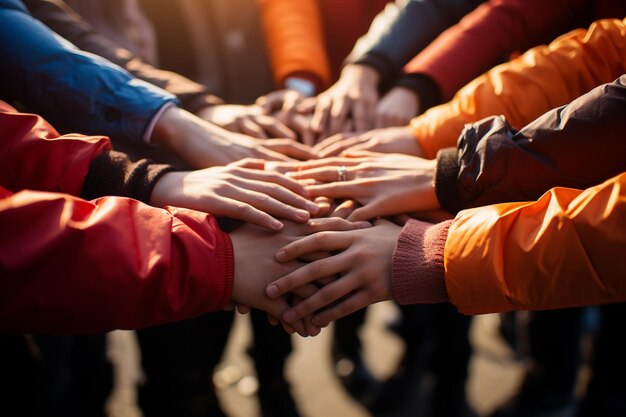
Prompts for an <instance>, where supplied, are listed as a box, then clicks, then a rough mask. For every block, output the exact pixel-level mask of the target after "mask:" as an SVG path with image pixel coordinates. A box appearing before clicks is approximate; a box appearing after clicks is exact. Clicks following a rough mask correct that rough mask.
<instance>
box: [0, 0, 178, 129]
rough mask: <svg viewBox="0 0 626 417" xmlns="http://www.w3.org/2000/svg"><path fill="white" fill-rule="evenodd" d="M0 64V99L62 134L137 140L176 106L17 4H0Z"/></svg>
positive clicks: (4, 0)
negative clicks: (157, 117)
mask: <svg viewBox="0 0 626 417" xmlns="http://www.w3.org/2000/svg"><path fill="white" fill-rule="evenodd" d="M0 62H2V73H1V75H0V96H1V97H2V98H3V99H5V100H11V101H14V102H18V103H21V104H22V105H24V106H25V107H26V108H27V110H28V111H32V112H35V113H39V114H41V115H43V116H44V117H45V118H46V119H48V120H49V121H50V122H51V123H52V124H54V125H56V126H60V127H61V128H62V129H68V130H74V131H79V132H81V133H87V134H101V135H102V134H104V135H108V136H111V137H115V138H118V139H122V140H134V141H140V140H142V138H143V135H144V132H145V131H146V129H147V128H148V126H149V124H150V121H151V119H152V117H153V116H154V115H155V114H156V113H157V112H158V110H159V109H160V108H161V107H162V106H163V105H165V104H166V103H169V102H172V101H176V98H175V97H174V96H173V95H172V94H169V93H167V92H165V91H164V90H161V89H160V88H158V87H155V86H153V85H151V84H148V83H146V82H143V81H140V80H138V79H136V78H134V77H132V76H131V75H130V74H129V73H128V72H126V71H125V70H123V69H122V68H120V67H118V66H116V65H114V64H112V63H110V62H109V61H107V60H105V59H104V58H100V57H98V56H96V55H92V54H89V53H86V52H83V51H80V50H78V49H77V48H76V47H75V46H73V45H72V44H71V43H69V42H68V41H66V40H64V39H63V38H61V37H60V36H58V35H56V34H55V33H54V32H52V31H51V30H50V29H48V28H47V27H46V26H45V25H43V24H42V23H41V22H39V21H38V20H36V19H35V18H33V17H32V16H31V15H30V14H29V13H28V11H27V10H26V8H25V6H24V5H23V3H22V2H21V1H18V0H0Z"/></svg>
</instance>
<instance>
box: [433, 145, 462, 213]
mask: <svg viewBox="0 0 626 417" xmlns="http://www.w3.org/2000/svg"><path fill="white" fill-rule="evenodd" d="M460 169H461V167H460V165H459V161H458V157H457V149H456V148H446V149H442V150H440V151H439V152H438V153H437V168H436V170H435V194H436V195H437V200H438V201H439V205H440V206H441V208H443V209H444V210H446V211H448V212H450V213H452V214H456V213H458V212H459V211H460V210H462V207H461V202H460V201H459V196H458V192H457V179H458V176H459V171H460Z"/></svg>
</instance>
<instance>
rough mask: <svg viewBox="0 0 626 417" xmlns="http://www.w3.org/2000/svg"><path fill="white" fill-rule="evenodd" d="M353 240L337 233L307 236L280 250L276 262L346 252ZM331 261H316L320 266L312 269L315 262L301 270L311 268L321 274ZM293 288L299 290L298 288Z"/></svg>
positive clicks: (346, 234) (327, 232) (324, 232)
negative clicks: (307, 255) (313, 254)
mask: <svg viewBox="0 0 626 417" xmlns="http://www.w3.org/2000/svg"><path fill="white" fill-rule="evenodd" d="M352 239H353V238H352V235H351V234H349V233H342V232H336V231H322V232H317V233H315V234H312V235H309V236H305V237H303V238H302V239H298V240H296V241H293V242H291V243H289V244H288V245H286V246H283V247H282V248H280V250H279V251H278V252H277V253H276V260H277V261H278V262H289V261H292V260H294V259H297V258H299V257H301V256H304V255H306V254H308V253H312V252H332V251H339V250H344V249H346V248H347V247H349V246H350V244H351V243H352ZM331 259H332V257H331V258H326V259H323V260H319V261H316V262H319V265H317V266H315V267H312V265H313V264H315V262H312V263H309V264H306V265H305V266H303V267H302V268H301V269H307V267H310V268H313V269H314V270H315V272H316V273H320V272H321V271H320V270H321V269H322V268H328V266H327V264H332V262H331V261H330V260H331ZM310 268H309V269H310ZM335 272H339V271H335ZM317 278H318V279H319V278H321V277H319V276H318V277H317ZM307 282H308V281H307ZM303 284H304V283H303ZM292 288H297V286H296V287H292Z"/></svg>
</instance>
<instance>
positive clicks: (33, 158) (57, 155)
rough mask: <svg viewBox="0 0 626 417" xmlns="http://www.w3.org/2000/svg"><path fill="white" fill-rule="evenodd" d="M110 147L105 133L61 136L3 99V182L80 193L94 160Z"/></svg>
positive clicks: (14, 188) (0, 124)
mask: <svg viewBox="0 0 626 417" xmlns="http://www.w3.org/2000/svg"><path fill="white" fill-rule="evenodd" d="M110 148H111V144H110V142H109V140H108V139H107V138H106V137H104V136H83V135H79V134H69V135H63V136H60V135H59V133H58V132H57V131H56V130H55V129H54V128H53V127H52V126H50V125H49V124H48V123H47V122H46V121H45V120H44V119H42V118H41V117H39V116H36V115H34V114H25V113H16V112H15V109H13V108H12V107H11V106H9V105H8V104H6V103H4V102H2V101H0V167H2V169H0V184H2V186H3V187H5V188H7V189H10V190H12V191H14V192H15V191H19V190H23V189H26V188H30V189H37V190H42V191H58V192H63V193H67V194H72V195H79V194H80V191H81V189H82V186H83V182H84V181H85V177H86V176H87V172H88V171H89V165H90V164H91V161H92V160H94V159H95V158H96V157H98V156H99V155H100V154H101V153H102V152H104V151H105V150H108V149H110Z"/></svg>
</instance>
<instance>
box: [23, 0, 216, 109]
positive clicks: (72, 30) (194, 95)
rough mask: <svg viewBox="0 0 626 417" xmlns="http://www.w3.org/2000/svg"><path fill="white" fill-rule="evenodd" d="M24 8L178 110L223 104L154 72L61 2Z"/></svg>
mask: <svg viewBox="0 0 626 417" xmlns="http://www.w3.org/2000/svg"><path fill="white" fill-rule="evenodd" d="M24 4H26V6H27V7H28V9H29V11H30V12H31V13H32V15H33V16H34V17H35V18H37V19H39V20H40V21H42V22H43V23H45V24H46V26H48V27H49V28H50V29H52V30H53V31H54V32H56V33H58V34H59V35H60V36H62V37H63V38H65V39H67V40H69V41H70V42H72V43H73V44H74V45H76V46H77V47H78V48H79V49H82V50H83V51H88V52H91V53H94V54H96V55H99V56H101V57H103V58H106V59H107V60H109V61H111V62H113V63H114V64H116V65H119V66H120V67H122V68H124V69H125V70H126V71H128V72H130V73H131V74H132V75H134V76H135V77H137V78H139V79H141V80H144V81H146V82H149V83H150V84H153V85H156V86H157V87H160V88H162V89H164V90H165V91H167V92H169V93H171V94H173V95H175V96H176V97H177V98H178V100H180V103H181V106H182V107H183V108H184V109H186V110H188V111H190V112H191V113H196V112H198V111H199V110H201V109H204V108H206V107H211V106H214V105H218V104H223V100H222V99H221V98H219V97H216V96H214V95H212V94H210V93H209V91H208V89H207V88H206V87H205V86H203V85H201V84H198V83H196V82H195V81H192V80H190V79H188V78H186V77H184V76H182V75H180V74H177V73H174V72H172V71H166V70H162V69H159V68H155V67H154V66H152V65H150V64H148V63H147V62H145V61H144V60H143V59H142V58H141V57H139V56H137V55H136V54H134V53H133V52H131V51H129V50H127V49H125V48H122V47H121V46H119V45H117V44H116V43H115V42H113V41H111V40H110V39H109V38H107V37H106V36H104V35H102V34H100V33H99V32H98V31H97V29H95V28H94V27H93V26H91V25H90V24H89V23H88V22H87V21H86V20H85V19H83V18H82V17H81V16H80V15H79V14H78V13H76V11H74V10H73V9H72V8H71V7H70V6H69V5H68V4H67V3H66V2H65V1H63V0H24Z"/></svg>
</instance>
